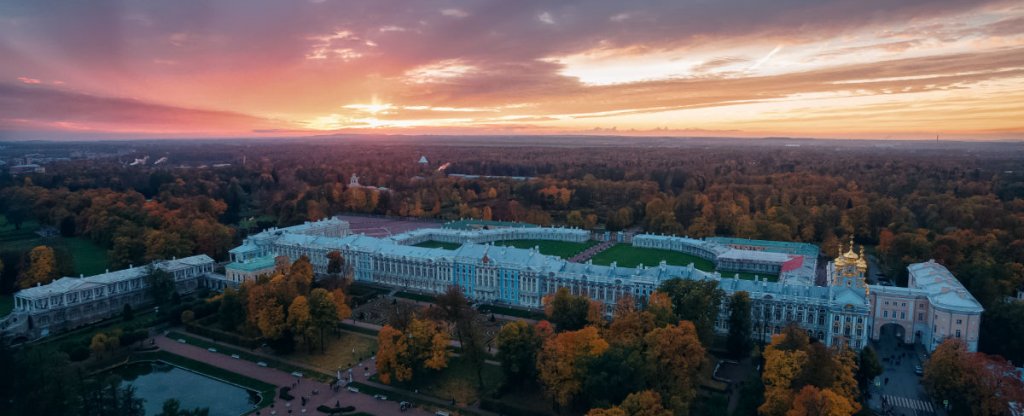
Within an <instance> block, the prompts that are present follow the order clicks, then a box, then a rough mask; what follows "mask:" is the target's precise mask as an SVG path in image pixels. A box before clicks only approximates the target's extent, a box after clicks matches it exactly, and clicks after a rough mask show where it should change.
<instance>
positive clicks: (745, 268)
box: [16, 218, 983, 351]
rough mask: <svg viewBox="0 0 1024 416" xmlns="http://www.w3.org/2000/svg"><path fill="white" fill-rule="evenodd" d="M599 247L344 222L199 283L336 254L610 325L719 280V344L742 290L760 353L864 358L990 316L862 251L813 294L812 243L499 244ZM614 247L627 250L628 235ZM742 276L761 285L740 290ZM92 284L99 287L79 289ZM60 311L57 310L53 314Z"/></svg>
mask: <svg viewBox="0 0 1024 416" xmlns="http://www.w3.org/2000/svg"><path fill="white" fill-rule="evenodd" d="M592 237H597V238H604V239H609V238H610V236H609V234H607V233H606V234H604V235H595V236H592V235H591V233H590V232H588V231H585V230H579V229H572V228H546V227H506V228H495V227H493V226H488V227H487V229H475V230H459V229H449V228H423V229H417V230H413V231H409V232H406V233H402V234H397V235H392V236H389V237H371V236H367V235H362V234H354V233H352V232H351V229H350V227H349V224H348V222H346V221H343V220H341V219H338V218H331V219H326V220H321V221H315V222H308V223H305V224H301V225H297V226H293V227H287V228H273V229H269V230H266V231H264V232H261V233H258V234H254V235H251V236H249V237H248V238H246V239H245V241H244V242H243V244H242V245H241V246H239V247H236V248H235V249H233V250H231V251H230V255H231V263H229V264H228V265H227V266H225V275H224V276H220V275H216V274H213V273H212V260H211V261H210V262H209V267H211V269H209V270H207V269H206V268H205V267H207V263H205V261H206V260H208V258H205V259H203V261H202V262H201V263H202V264H203V266H201V267H204V268H203V269H202V274H203V276H205V277H204V279H203V280H202V281H203V282H205V283H203V284H206V285H208V286H212V287H223V286H227V285H231V286H234V285H238V284H241V283H242V282H244V281H246V280H253V279H256V278H258V277H259V276H263V275H269V274H272V273H273V272H274V270H275V265H276V263H277V261H278V258H279V257H282V256H283V257H286V258H287V260H288V261H295V260H297V259H298V258H299V257H301V256H306V257H308V258H309V259H310V262H311V264H312V265H313V269H314V272H315V273H317V274H319V275H325V274H327V273H328V267H329V259H328V254H329V253H332V252H337V253H340V254H341V256H342V258H343V259H344V268H345V272H346V273H351V276H353V278H354V279H355V280H356V281H359V282H365V283H370V284H377V285H383V286H388V287H394V288H400V289H403V290H411V291H419V292H425V293H443V292H444V291H445V290H446V289H447V288H448V287H449V286H452V285H455V286H458V287H459V288H461V290H462V291H463V292H464V293H465V294H466V296H467V297H469V298H470V299H473V300H474V301H476V302H486V303H498V304H505V305H511V306H518V307H524V308H533V309H538V308H541V307H542V306H543V305H542V300H543V298H544V296H546V295H548V294H551V293H554V292H555V291H556V290H558V289H559V288H563V287H564V288H568V289H569V291H570V292H571V293H573V294H575V295H586V296H588V297H590V298H591V299H594V300H597V301H600V302H602V303H603V304H604V305H605V312H606V313H608V314H610V313H611V311H612V308H613V306H614V305H615V302H616V301H617V300H618V299H619V298H621V297H623V296H626V295H629V296H631V297H633V298H634V299H636V300H637V301H638V302H642V301H644V300H645V299H646V298H647V296H649V295H650V294H651V292H653V291H655V290H657V288H658V287H659V285H661V283H662V282H663V281H665V280H668V279H672V278H683V279H692V280H705V281H714V282H716V283H717V284H718V286H719V287H720V288H721V289H722V290H723V291H724V292H725V294H726V295H727V296H726V298H725V300H724V301H723V304H722V305H721V306H720V310H719V318H718V319H717V321H716V323H715V329H716V330H717V331H719V332H720V333H727V332H728V329H729V328H728V313H729V312H728V311H729V306H728V296H730V295H732V294H733V293H736V292H739V291H744V292H747V293H748V294H749V295H750V298H751V300H752V315H753V316H752V318H753V323H754V328H755V330H754V334H753V336H754V338H755V339H758V340H761V341H764V342H767V341H770V339H771V335H773V334H778V333H780V332H781V330H782V328H783V327H785V326H786V325H787V324H789V323H796V324H798V325H799V326H801V327H802V328H804V329H805V330H807V331H808V333H809V334H810V335H812V336H814V337H815V338H817V339H819V340H821V341H822V342H825V343H826V344H827V345H848V346H850V347H853V348H861V347H863V346H864V345H866V344H867V343H868V340H869V339H878V338H879V337H880V336H881V334H882V333H883V332H884V331H890V330H891V331H893V332H894V335H895V336H897V337H899V338H900V339H901V340H902V341H904V342H907V343H911V342H917V343H921V344H922V345H924V346H925V347H927V348H928V349H929V350H931V349H934V348H935V346H937V345H938V344H939V343H940V342H941V341H942V340H943V339H945V338H949V337H957V338H962V339H964V340H965V341H966V343H967V345H968V347H969V348H970V349H971V350H972V351H973V350H975V349H976V348H977V339H978V329H979V326H980V325H979V324H980V322H979V320H980V317H981V312H982V311H983V310H982V308H981V305H980V304H979V303H978V302H977V301H976V300H975V299H974V298H973V297H972V296H971V295H970V293H968V292H967V290H966V289H964V287H963V286H962V285H961V284H960V283H959V282H958V281H957V280H956V278H955V277H953V276H952V274H951V273H949V271H948V270H946V269H945V268H944V267H943V266H941V265H939V264H937V263H935V262H934V261H930V262H927V263H919V264H913V265H910V266H909V272H910V287H908V288H896V287H886V286H875V285H868V284H867V282H866V281H865V273H866V272H867V260H866V258H865V256H864V255H863V248H862V249H861V253H860V254H858V253H856V252H854V249H853V244H852V242H851V244H850V248H849V250H848V251H846V252H845V253H840V255H839V256H837V257H836V258H835V259H834V260H832V261H830V262H829V263H828V264H827V265H826V267H825V269H826V276H825V277H826V278H825V279H824V280H825V283H826V284H825V285H822V286H818V285H815V280H816V279H815V274H816V268H817V264H818V263H817V262H818V257H819V250H818V248H817V247H816V246H814V245H811V244H803V243H784V242H774V241H761V240H746V239H737V238H708V239H692V238H685V237H670V236H659V235H646V234H645V235H637V236H635V237H633V238H632V241H631V242H632V244H633V245H634V246H636V247H644V248H653V249H662V250H673V251H679V252H682V253H686V254H690V255H693V256H696V257H699V258H701V259H705V260H708V261H710V262H712V263H713V264H714V265H715V268H716V270H719V271H715V272H708V271H702V270H699V269H697V268H696V267H695V266H694V264H692V263H691V264H689V265H687V266H676V265H669V264H666V262H665V261H661V262H660V263H658V264H653V265H642V264H641V265H638V266H636V267H622V266H618V265H617V263H615V262H612V263H611V264H610V265H607V266H603V265H596V264H592V263H591V262H589V261H588V262H586V263H573V262H570V261H568V260H565V259H562V258H560V257H557V256H549V255H544V254H541V253H540V251H539V248H537V247H535V248H531V249H521V248H514V247H506V246H500V245H494V244H493V243H495V242H498V241H507V240H553V241H567V242H585V241H588V240H589V239H591V238H592ZM617 240H619V241H624V240H626V239H625V238H623V236H622V235H620V236H618V238H617ZM426 241H438V242H445V243H456V244H460V246H459V247H458V248H457V249H454V250H448V249H442V248H426V247H417V246H414V244H419V243H422V242H426ZM201 257H205V256H201ZM281 260H285V259H284V258H281ZM180 261H182V260H179V262H180ZM136 270H137V269H136ZM730 273H731V274H732V276H730V275H729V274H730ZM740 274H747V275H748V276H749V275H752V277H753V278H752V279H749V280H748V279H742V278H740ZM100 276H104V275H100ZM126 276H127V275H126ZM762 276H763V277H762ZM769 276H772V277H774V276H778V281H777V282H773V281H769V280H770V279H769V278H768V277H769ZM66 279H73V278H63V279H61V280H58V281H56V282H54V283H51V284H49V285H45V286H40V287H38V288H31V289H26V290H23V291H21V292H19V293H18V295H17V297H18V298H19V299H37V298H33V297H32V296H41V294H43V293H45V294H46V296H56V295H51V293H53V294H58V293H60V294H65V296H66V293H70V292H74V291H78V290H79V289H76V288H70V289H67V288H68V287H70V286H69V283H68V282H69V281H68V280H66ZM88 279H93V278H85V279H74V280H83V281H88ZM126 279H128V278H127V277H126ZM94 280H95V279H94ZM75 283H78V282H75ZM139 284H140V285H142V284H144V283H139ZM29 304H30V303H24V302H22V301H18V306H17V308H16V314H18V316H27V315H32V313H34V312H35V311H36V310H34V309H30V308H29V309H26V308H25V307H24V306H25V305H29ZM67 306H68V304H67V302H66V301H65V303H63V304H59V305H57V307H58V308H60V309H61V310H63V311H64V312H62V313H63V315H60V316H62V317H63V318H60V319H62V320H61V321H60V322H65V321H67V322H76V323H77V322H84V321H88V320H89V319H90V318H74V319H72V318H69V316H77V315H76V314H81V313H85V311H82V310H78V309H75V310H70V309H69V308H68V307H67ZM53 307H54V306H53V304H52V303H51V306H50V308H53ZM113 307H114V308H116V307H117V306H116V305H115V306H113ZM110 308H112V307H111V306H109V305H108V306H106V307H105V309H103V310H105V311H108V312H109V311H112V309H110ZM86 316H93V315H86ZM51 319H55V318H51ZM35 321H36V322H40V319H35ZM51 322H52V321H51Z"/></svg>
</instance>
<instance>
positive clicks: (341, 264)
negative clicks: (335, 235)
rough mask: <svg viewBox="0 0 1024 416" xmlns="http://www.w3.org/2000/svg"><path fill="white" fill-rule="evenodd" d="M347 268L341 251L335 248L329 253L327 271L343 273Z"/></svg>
mask: <svg viewBox="0 0 1024 416" xmlns="http://www.w3.org/2000/svg"><path fill="white" fill-rule="evenodd" d="M343 270H345V257H344V256H342V255H341V252H340V251H337V250H334V251H331V252H330V253H327V273H328V274H341V272H342V271H343Z"/></svg>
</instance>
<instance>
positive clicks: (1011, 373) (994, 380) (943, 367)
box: [921, 338, 1024, 415]
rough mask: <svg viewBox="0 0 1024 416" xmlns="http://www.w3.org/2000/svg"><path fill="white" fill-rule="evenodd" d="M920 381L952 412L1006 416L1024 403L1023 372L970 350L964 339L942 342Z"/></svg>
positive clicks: (998, 358)
mask: <svg viewBox="0 0 1024 416" xmlns="http://www.w3.org/2000/svg"><path fill="white" fill-rule="evenodd" d="M921 384H923V385H924V387H925V389H926V390H927V391H928V394H929V395H931V397H934V398H935V399H936V400H949V405H950V414H951V415H1003V414H1006V412H1007V409H1008V408H1009V405H1010V403H1024V381H1022V380H1021V374H1020V371H1019V370H1017V369H1016V368H1015V367H1014V366H1013V365H1012V364H1010V363H1009V362H1008V361H1006V360H1005V359H1003V358H1001V357H998V356H989V355H987V354H984V353H972V352H969V351H967V346H966V344H964V342H963V341H962V340H959V339H955V338H950V339H947V340H945V341H943V342H942V343H941V344H939V346H938V347H937V348H936V349H935V351H934V352H933V353H932V356H931V358H929V359H928V361H927V362H926V363H925V366H924V376H923V377H922V379H921Z"/></svg>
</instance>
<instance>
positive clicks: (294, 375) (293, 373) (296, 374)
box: [292, 371, 302, 378]
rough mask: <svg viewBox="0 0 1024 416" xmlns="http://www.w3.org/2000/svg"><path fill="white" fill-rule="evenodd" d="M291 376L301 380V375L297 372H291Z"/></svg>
mask: <svg viewBox="0 0 1024 416" xmlns="http://www.w3.org/2000/svg"><path fill="white" fill-rule="evenodd" d="M292 376H293V377H299V378H302V373H300V372H298V371H292Z"/></svg>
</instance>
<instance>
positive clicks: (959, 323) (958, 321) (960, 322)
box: [956, 319, 964, 325]
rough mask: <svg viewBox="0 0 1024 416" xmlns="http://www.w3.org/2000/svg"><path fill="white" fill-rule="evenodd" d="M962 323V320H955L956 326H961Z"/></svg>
mask: <svg viewBox="0 0 1024 416" xmlns="http://www.w3.org/2000/svg"><path fill="white" fill-rule="evenodd" d="M963 323H964V321H963V319H957V320H956V324H957V325H961V324H963Z"/></svg>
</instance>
